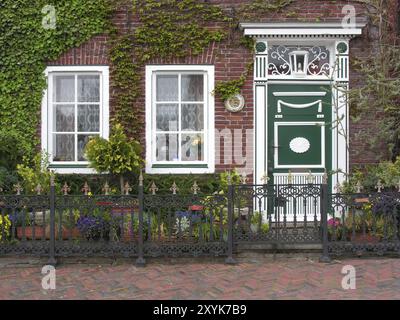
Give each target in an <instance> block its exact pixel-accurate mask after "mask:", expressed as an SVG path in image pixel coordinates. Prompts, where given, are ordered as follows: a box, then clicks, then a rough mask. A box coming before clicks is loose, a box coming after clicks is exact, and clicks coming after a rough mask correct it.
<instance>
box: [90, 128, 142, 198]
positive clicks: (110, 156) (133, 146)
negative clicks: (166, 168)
mask: <svg viewBox="0 0 400 320" xmlns="http://www.w3.org/2000/svg"><path fill="white" fill-rule="evenodd" d="M85 151H86V157H87V159H88V161H89V163H90V166H91V167H92V168H94V169H95V170H96V171H97V172H98V173H110V174H112V175H117V176H119V178H120V187H121V191H122V189H123V185H124V175H125V174H127V173H129V172H138V171H139V169H140V168H141V167H142V166H143V163H144V161H143V159H142V157H141V152H142V147H141V145H140V143H139V142H137V141H136V140H134V139H132V138H128V137H127V136H126V134H125V133H124V129H123V127H122V125H121V124H118V123H117V124H116V125H115V126H114V127H113V130H112V133H111V136H110V138H109V140H106V139H104V138H101V137H95V138H92V139H91V140H90V141H89V143H88V144H87V146H86V150H85Z"/></svg>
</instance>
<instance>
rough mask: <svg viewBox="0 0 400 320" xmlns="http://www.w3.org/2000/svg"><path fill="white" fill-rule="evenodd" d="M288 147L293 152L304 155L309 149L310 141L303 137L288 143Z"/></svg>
mask: <svg viewBox="0 0 400 320" xmlns="http://www.w3.org/2000/svg"><path fill="white" fill-rule="evenodd" d="M289 147H290V150H292V151H293V152H296V153H305V152H307V151H308V150H309V149H310V141H308V140H307V139H306V138H303V137H297V138H294V139H292V141H290V143H289Z"/></svg>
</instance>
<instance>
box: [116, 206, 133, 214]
mask: <svg viewBox="0 0 400 320" xmlns="http://www.w3.org/2000/svg"><path fill="white" fill-rule="evenodd" d="M137 209H138V208H136V207H130V208H120V207H114V208H111V214H131V213H135V212H138V211H137Z"/></svg>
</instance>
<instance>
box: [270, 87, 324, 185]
mask: <svg viewBox="0 0 400 320" xmlns="http://www.w3.org/2000/svg"><path fill="white" fill-rule="evenodd" d="M331 106H332V95H331V92H330V87H329V86H328V85H320V84H312V83H310V84H269V85H268V169H269V174H270V178H271V179H272V181H274V183H278V181H277V178H276V177H278V176H279V177H282V176H285V175H286V174H287V173H288V171H289V170H290V171H291V172H292V174H293V176H294V180H299V179H298V178H300V177H304V174H305V173H306V172H308V171H309V170H311V172H313V174H315V175H316V176H322V173H323V172H324V169H325V168H326V169H327V170H330V169H331V152H332V143H331V128H330V123H331V117H332V116H331V113H332V108H331ZM296 174H297V175H298V177H296ZM318 180H319V179H318ZM279 182H280V183H282V179H281V178H280V179H279ZM315 182H318V181H315Z"/></svg>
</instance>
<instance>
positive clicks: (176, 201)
mask: <svg viewBox="0 0 400 320" xmlns="http://www.w3.org/2000/svg"><path fill="white" fill-rule="evenodd" d="M20 191H21V190H19V189H17V194H16V195H0V255H6V254H17V255H28V254H29V255H38V256H45V257H49V263H56V259H57V258H59V257H69V256H106V257H114V256H124V257H131V258H135V259H136V262H137V264H139V265H143V264H144V263H145V258H146V257H162V256H173V257H178V256H204V255H207V256H225V257H226V261H227V262H228V263H233V262H234V259H233V252H234V251H235V248H236V247H237V245H239V244H241V243H245V244H253V243H256V244H259V243H261V244H263V243H264V244H275V245H277V244H320V245H321V246H322V259H321V260H322V261H329V258H330V256H334V255H342V254H344V253H351V254H362V253H372V254H385V253H397V254H399V253H400V241H399V231H400V193H399V192H382V191H381V190H378V192H374V193H368V194H362V193H360V192H359V193H357V194H344V193H336V194H332V193H329V192H328V185H327V184H326V183H324V184H314V183H307V184H292V183H289V184H284V185H272V184H269V183H266V184H263V185H251V184H246V183H245V182H243V183H242V184H240V185H232V184H231V183H229V186H228V190H227V192H226V191H225V192H219V193H215V194H202V193H200V192H199V188H198V186H197V184H196V183H195V184H194V186H193V188H192V191H193V192H192V194H180V193H179V192H178V186H176V185H175V183H174V184H173V186H172V187H171V189H170V190H169V192H168V193H162V192H158V188H157V186H156V185H154V184H152V185H151V187H150V188H149V190H146V191H148V192H145V190H144V187H143V178H142V177H141V178H140V181H139V187H138V193H137V194H134V195H132V194H130V191H131V188H130V186H129V184H126V185H125V188H124V190H123V193H124V194H123V195H110V194H109V191H110V188H109V187H108V186H107V185H106V186H105V187H104V188H103V191H104V194H103V195H92V194H91V193H90V188H89V186H88V185H87V184H85V186H84V188H83V189H82V191H83V194H82V195H69V194H68V193H69V188H68V186H67V185H64V187H63V188H62V194H61V195H60V194H56V192H55V186H54V181H52V184H51V187H50V192H49V194H41V190H40V189H39V188H38V194H37V195H22V194H21V192H20Z"/></svg>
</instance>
